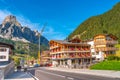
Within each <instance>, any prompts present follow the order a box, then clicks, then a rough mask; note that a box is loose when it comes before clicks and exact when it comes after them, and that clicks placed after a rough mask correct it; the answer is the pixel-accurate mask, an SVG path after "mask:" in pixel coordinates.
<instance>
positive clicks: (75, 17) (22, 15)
mask: <svg viewBox="0 0 120 80" xmlns="http://www.w3.org/2000/svg"><path fill="white" fill-rule="evenodd" d="M118 2H120V0H0V23H1V22H2V20H3V19H4V18H5V16H7V15H10V14H12V15H15V16H16V17H17V19H18V21H19V22H20V23H21V24H22V25H23V26H29V27H30V28H31V29H32V30H38V31H40V30H41V27H42V26H43V24H44V23H47V26H46V28H45V30H44V32H43V35H44V36H45V37H46V38H47V39H48V40H51V39H65V38H66V37H67V36H68V35H69V34H70V33H71V32H72V31H73V30H75V29H76V28H77V26H78V25H79V24H81V23H82V22H83V21H85V20H86V19H88V18H89V17H91V16H96V15H99V14H102V13H104V12H106V11H108V10H110V9H111V8H112V7H113V6H114V5H115V4H116V3H118Z"/></svg>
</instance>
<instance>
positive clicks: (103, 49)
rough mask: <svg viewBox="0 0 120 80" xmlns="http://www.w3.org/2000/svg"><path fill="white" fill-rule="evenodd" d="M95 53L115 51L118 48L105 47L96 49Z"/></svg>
mask: <svg viewBox="0 0 120 80" xmlns="http://www.w3.org/2000/svg"><path fill="white" fill-rule="evenodd" d="M95 50H96V51H116V50H118V48H115V47H106V48H96V49H95Z"/></svg>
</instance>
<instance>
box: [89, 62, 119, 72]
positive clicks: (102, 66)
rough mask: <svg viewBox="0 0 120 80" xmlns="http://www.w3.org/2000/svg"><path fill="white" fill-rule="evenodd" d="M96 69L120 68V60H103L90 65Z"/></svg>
mask: <svg viewBox="0 0 120 80" xmlns="http://www.w3.org/2000/svg"><path fill="white" fill-rule="evenodd" d="M90 69H95V70H117V71H118V70H120V61H103V62H100V63H97V64H95V65H93V66H91V67H90Z"/></svg>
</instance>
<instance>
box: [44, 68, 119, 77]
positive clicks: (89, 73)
mask: <svg viewBox="0 0 120 80" xmlns="http://www.w3.org/2000/svg"><path fill="white" fill-rule="evenodd" d="M44 69H47V70H54V71H62V72H72V73H78V74H79V73H80V74H87V75H96V76H101V77H108V78H109V77H110V78H118V79H120V76H111V75H113V74H111V75H106V74H96V73H92V72H78V71H75V72H73V71H66V70H59V69H54V68H53V69H52V68H44Z"/></svg>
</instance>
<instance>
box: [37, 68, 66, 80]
mask: <svg viewBox="0 0 120 80" xmlns="http://www.w3.org/2000/svg"><path fill="white" fill-rule="evenodd" d="M36 71H40V72H43V73H47V74H50V75H54V76H59V77H63V78H65V77H66V76H63V75H59V74H55V73H51V72H47V71H43V70H36Z"/></svg>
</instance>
